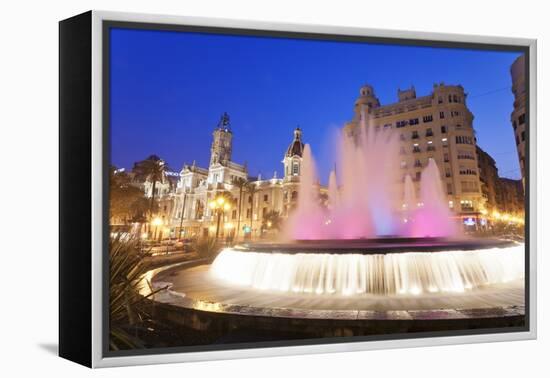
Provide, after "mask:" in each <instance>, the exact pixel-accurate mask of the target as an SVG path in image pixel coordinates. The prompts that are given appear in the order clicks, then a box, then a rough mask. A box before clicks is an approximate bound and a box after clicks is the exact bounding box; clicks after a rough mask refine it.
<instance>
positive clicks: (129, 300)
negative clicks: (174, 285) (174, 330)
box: [109, 234, 165, 350]
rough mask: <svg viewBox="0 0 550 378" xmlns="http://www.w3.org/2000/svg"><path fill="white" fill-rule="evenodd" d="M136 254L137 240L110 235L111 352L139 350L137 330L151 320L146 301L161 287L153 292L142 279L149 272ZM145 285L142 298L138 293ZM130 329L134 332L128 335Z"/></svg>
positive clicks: (139, 342)
mask: <svg viewBox="0 0 550 378" xmlns="http://www.w3.org/2000/svg"><path fill="white" fill-rule="evenodd" d="M144 257H145V254H144V253H142V252H141V251H140V248H139V239H138V238H137V237H133V236H127V234H119V235H117V236H113V237H111V239H110V242H109V264H110V265H109V267H110V277H109V323H110V327H109V335H110V339H109V345H110V347H111V349H113V350H119V349H128V348H131V349H134V348H143V347H144V345H143V342H142V341H141V340H140V339H139V337H138V336H137V330H138V329H139V328H140V327H143V324H144V322H145V321H146V320H149V319H151V306H150V305H149V304H148V303H147V301H146V299H147V298H149V297H151V296H152V295H154V294H156V293H158V292H159V291H161V290H164V289H165V288H160V289H156V290H153V288H152V287H151V283H150V282H149V281H148V280H146V279H145V278H144V275H145V273H147V271H149V270H150V266H149V264H147V263H146V262H145V261H144ZM143 285H148V287H149V290H148V293H147V294H146V295H142V294H141V293H140V291H141V289H142V288H143ZM132 330H134V331H136V332H133V333H132Z"/></svg>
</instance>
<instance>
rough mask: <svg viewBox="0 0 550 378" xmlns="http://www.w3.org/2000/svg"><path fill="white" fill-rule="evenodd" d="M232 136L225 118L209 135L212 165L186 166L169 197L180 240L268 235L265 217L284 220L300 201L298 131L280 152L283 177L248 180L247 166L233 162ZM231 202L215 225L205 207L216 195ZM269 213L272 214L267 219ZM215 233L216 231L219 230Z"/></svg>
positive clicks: (213, 214) (213, 215)
mask: <svg viewBox="0 0 550 378" xmlns="http://www.w3.org/2000/svg"><path fill="white" fill-rule="evenodd" d="M232 141H233V132H232V130H231V124H230V120H229V117H228V116H227V114H224V115H223V116H222V120H221V121H220V123H219V124H218V126H217V127H216V128H215V130H214V131H213V139H212V145H211V150H210V152H211V154H210V164H209V166H208V167H207V168H203V167H199V166H197V165H196V163H193V164H192V165H184V167H183V169H182V170H181V172H180V179H179V181H178V183H177V186H176V190H175V192H174V194H173V198H172V201H173V207H172V214H171V220H170V228H171V230H172V231H173V232H172V233H173V234H175V235H176V236H178V237H185V238H195V237H204V236H208V235H210V236H213V235H215V234H216V233H218V234H219V237H223V238H231V239H235V238H238V239H242V238H257V237H260V236H262V235H263V234H264V233H265V232H269V228H270V222H269V221H268V217H269V216H273V214H272V213H273V212H275V213H276V216H278V217H281V218H283V219H284V218H286V217H287V216H288V214H289V212H290V211H291V209H292V208H294V207H295V206H296V202H297V199H298V186H299V183H300V173H301V164H302V152H303V148H304V143H303V141H302V131H301V130H300V129H299V128H297V129H296V130H294V138H293V140H292V142H291V143H290V145H289V147H288V148H287V150H286V152H285V153H284V157H283V161H282V163H283V171H284V175H283V177H281V178H279V177H277V174H276V172H275V173H274V174H273V176H272V177H271V178H268V179H263V178H262V177H261V176H260V177H250V176H249V174H248V169H247V167H246V165H242V164H239V163H236V162H234V161H232ZM220 195H224V197H225V198H228V199H229V201H228V202H229V206H228V208H227V209H224V210H223V214H222V215H221V219H220V222H219V226H218V216H217V213H216V211H215V210H213V209H211V208H210V206H209V204H210V203H211V202H212V201H213V200H214V199H215V198H217V197H218V196H220ZM270 213H271V215H270ZM269 219H271V218H269ZM218 228H219V230H218Z"/></svg>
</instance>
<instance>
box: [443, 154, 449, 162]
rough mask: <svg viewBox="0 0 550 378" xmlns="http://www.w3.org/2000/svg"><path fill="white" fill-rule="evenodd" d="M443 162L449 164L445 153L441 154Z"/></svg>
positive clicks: (447, 155)
mask: <svg viewBox="0 0 550 378" xmlns="http://www.w3.org/2000/svg"><path fill="white" fill-rule="evenodd" d="M443 161H444V162H445V163H448V162H449V154H448V153H446V152H445V153H444V154H443Z"/></svg>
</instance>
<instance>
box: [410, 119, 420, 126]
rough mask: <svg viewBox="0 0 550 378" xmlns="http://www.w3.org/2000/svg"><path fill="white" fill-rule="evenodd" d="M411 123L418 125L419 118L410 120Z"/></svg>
mask: <svg viewBox="0 0 550 378" xmlns="http://www.w3.org/2000/svg"><path fill="white" fill-rule="evenodd" d="M409 125H411V126H413V125H418V118H413V119H410V120H409Z"/></svg>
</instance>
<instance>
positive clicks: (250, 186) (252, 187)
mask: <svg viewBox="0 0 550 378" xmlns="http://www.w3.org/2000/svg"><path fill="white" fill-rule="evenodd" d="M259 190H260V189H258V186H257V185H256V184H255V183H253V182H248V183H247V184H246V192H247V193H248V194H250V208H251V209H250V226H251V227H252V228H254V227H253V225H254V195H255V194H256V193H257V192H258V191H259Z"/></svg>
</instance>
